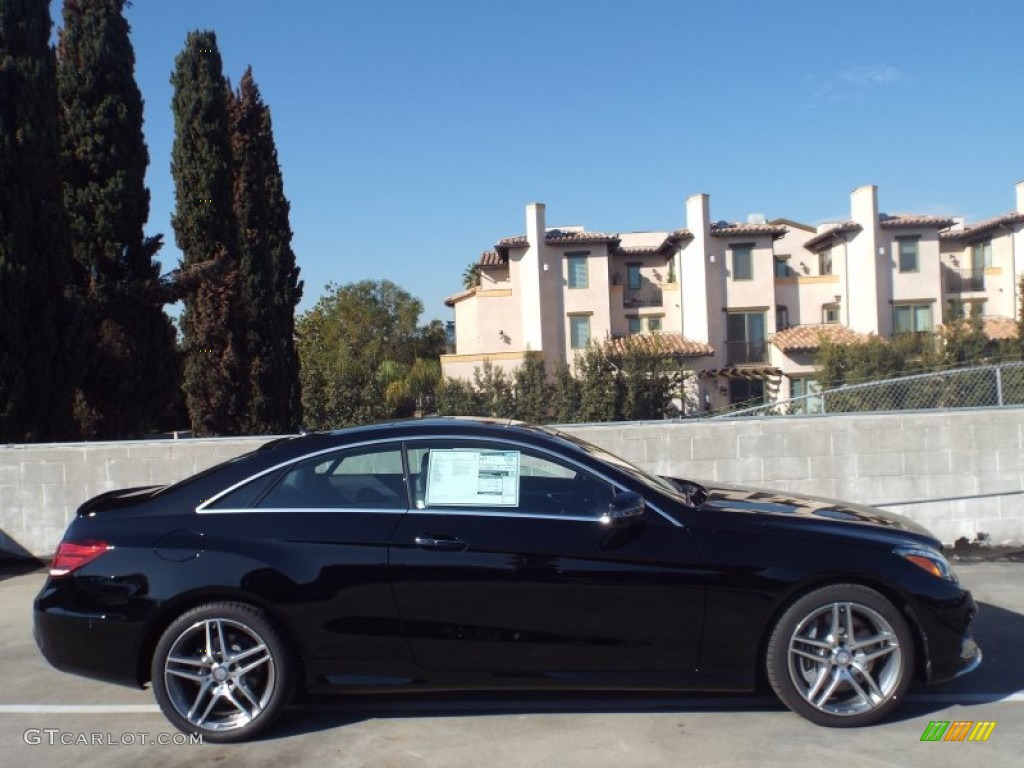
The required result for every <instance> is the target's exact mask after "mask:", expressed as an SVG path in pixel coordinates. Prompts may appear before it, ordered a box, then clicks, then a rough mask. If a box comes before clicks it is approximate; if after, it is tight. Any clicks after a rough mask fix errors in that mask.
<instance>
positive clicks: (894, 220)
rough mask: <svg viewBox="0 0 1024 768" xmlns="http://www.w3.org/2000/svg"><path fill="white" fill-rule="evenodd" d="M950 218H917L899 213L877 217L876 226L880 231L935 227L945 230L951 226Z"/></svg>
mask: <svg viewBox="0 0 1024 768" xmlns="http://www.w3.org/2000/svg"><path fill="white" fill-rule="evenodd" d="M953 222H954V219H953V217H952V216H919V215H917V214H913V213H901V214H897V215H894V216H886V215H884V214H883V215H881V216H879V220H878V226H880V227H881V228H882V229H910V228H916V227H937V228H939V229H945V228H946V227H951V226H953Z"/></svg>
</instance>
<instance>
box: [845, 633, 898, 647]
mask: <svg viewBox="0 0 1024 768" xmlns="http://www.w3.org/2000/svg"><path fill="white" fill-rule="evenodd" d="M891 639H892V635H889V634H886V633H884V632H883V633H881V634H878V635H872V636H871V637H865V638H861V639H860V640H855V641H852V642H850V643H847V645H848V646H849V648H850V650H851V651H857V650H860V649H861V648H867V647H868V646H871V645H879V644H880V643H884V642H886V641H887V640H891Z"/></svg>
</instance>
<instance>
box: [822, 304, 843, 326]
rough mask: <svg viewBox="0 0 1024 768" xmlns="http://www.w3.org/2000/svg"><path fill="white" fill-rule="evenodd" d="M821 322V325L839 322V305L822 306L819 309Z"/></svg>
mask: <svg viewBox="0 0 1024 768" xmlns="http://www.w3.org/2000/svg"><path fill="white" fill-rule="evenodd" d="M821 322H823V323H838V322H839V305H838V304H823V305H822V307H821Z"/></svg>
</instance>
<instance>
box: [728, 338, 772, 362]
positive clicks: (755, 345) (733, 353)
mask: <svg viewBox="0 0 1024 768" xmlns="http://www.w3.org/2000/svg"><path fill="white" fill-rule="evenodd" d="M725 348H726V357H727V359H728V362H729V365H745V364H748V363H767V362H768V343H767V342H766V341H727V342H726V343H725Z"/></svg>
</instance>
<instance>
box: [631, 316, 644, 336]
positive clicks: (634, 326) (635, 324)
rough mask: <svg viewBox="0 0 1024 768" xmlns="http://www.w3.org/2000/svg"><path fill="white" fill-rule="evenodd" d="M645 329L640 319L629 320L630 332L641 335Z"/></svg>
mask: <svg viewBox="0 0 1024 768" xmlns="http://www.w3.org/2000/svg"><path fill="white" fill-rule="evenodd" d="M643 329H644V326H643V321H642V320H641V319H640V318H639V317H631V318H629V332H630V333H640V331H642V330H643Z"/></svg>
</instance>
